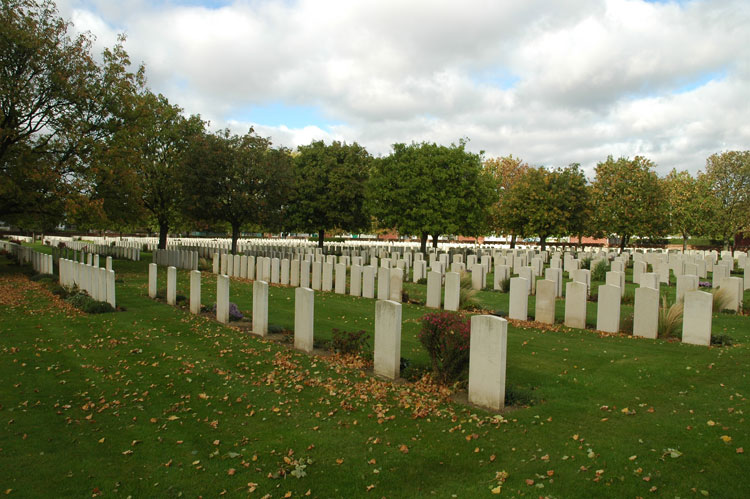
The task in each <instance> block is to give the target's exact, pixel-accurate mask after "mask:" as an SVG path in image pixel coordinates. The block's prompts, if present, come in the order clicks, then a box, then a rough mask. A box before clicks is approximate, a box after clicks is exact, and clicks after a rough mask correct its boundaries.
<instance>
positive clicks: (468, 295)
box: [458, 272, 479, 310]
mask: <svg viewBox="0 0 750 499" xmlns="http://www.w3.org/2000/svg"><path fill="white" fill-rule="evenodd" d="M460 286H461V287H460V289H459V290H458V308H460V309H461V310H465V309H468V308H477V307H479V302H478V301H477V296H476V295H477V290H475V289H474V287H473V285H472V282H471V274H469V273H466V272H463V273H461V284H460Z"/></svg>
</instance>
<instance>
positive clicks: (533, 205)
mask: <svg viewBox="0 0 750 499" xmlns="http://www.w3.org/2000/svg"><path fill="white" fill-rule="evenodd" d="M506 196H507V199H506V202H507V205H509V206H513V207H514V209H513V210H511V212H512V214H513V215H515V216H517V217H518V218H517V219H514V220H511V219H510V218H509V223H510V224H511V225H512V226H514V227H519V228H520V231H521V233H522V234H524V235H536V236H538V237H539V242H540V244H541V246H542V251H544V250H546V248H547V238H549V237H550V236H564V235H568V234H571V233H574V231H576V230H578V229H579V227H581V226H582V225H583V216H584V214H585V208H586V206H587V204H588V192H587V189H586V177H585V176H584V175H583V172H582V171H581V170H580V169H579V167H578V165H577V164H573V165H570V166H569V167H567V168H558V169H554V170H548V169H546V168H544V167H540V168H529V169H528V170H527V171H526V173H525V174H524V175H522V176H521V177H520V178H518V180H517V181H516V182H514V183H513V186H512V187H511V188H510V190H509V191H508V193H507V194H506ZM515 207H518V209H515Z"/></svg>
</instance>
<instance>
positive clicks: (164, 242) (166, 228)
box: [159, 221, 169, 249]
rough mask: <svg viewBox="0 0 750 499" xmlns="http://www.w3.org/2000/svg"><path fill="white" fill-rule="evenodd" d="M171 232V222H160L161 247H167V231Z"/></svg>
mask: <svg viewBox="0 0 750 499" xmlns="http://www.w3.org/2000/svg"><path fill="white" fill-rule="evenodd" d="M168 232H169V222H166V221H161V222H159V249H167V233H168Z"/></svg>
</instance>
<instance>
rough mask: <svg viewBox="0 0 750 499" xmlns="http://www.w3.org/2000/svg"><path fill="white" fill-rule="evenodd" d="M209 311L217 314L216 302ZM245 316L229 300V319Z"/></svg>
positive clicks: (238, 318) (233, 319)
mask: <svg viewBox="0 0 750 499" xmlns="http://www.w3.org/2000/svg"><path fill="white" fill-rule="evenodd" d="M157 296H158V294H157ZM208 311H209V312H210V313H212V314H216V303H214V304H213V305H212V306H211V308H210V309H209V310H208ZM244 317H245V316H244V315H242V312H240V309H239V308H238V307H237V304H236V303H234V302H229V321H230V322H231V321H238V320H241V319H243V318H244Z"/></svg>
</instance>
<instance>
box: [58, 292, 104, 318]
mask: <svg viewBox="0 0 750 499" xmlns="http://www.w3.org/2000/svg"><path fill="white" fill-rule="evenodd" d="M65 301H66V302H68V303H70V304H71V305H73V306H74V307H75V308H77V309H78V310H81V311H82V312H85V313H87V314H104V313H109V312H114V311H115V309H114V308H113V307H112V305H110V304H109V303H107V302H106V301H97V300H94V299H93V298H91V297H90V296H89V295H88V294H87V293H86V292H85V291H77V292H75V293H73V294H71V295H70V296H68V297H67V298H65Z"/></svg>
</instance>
